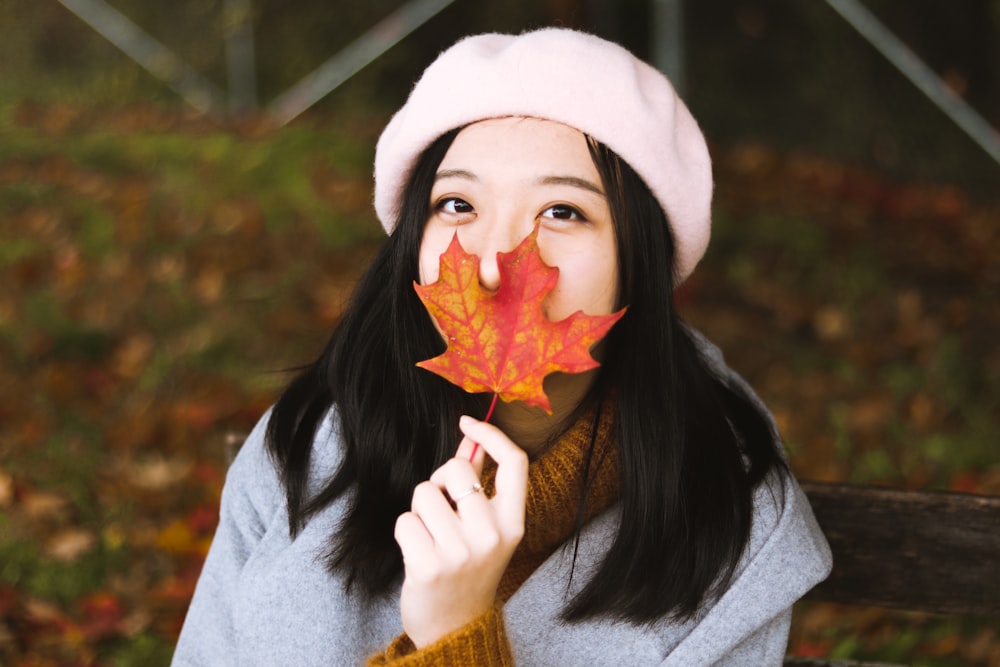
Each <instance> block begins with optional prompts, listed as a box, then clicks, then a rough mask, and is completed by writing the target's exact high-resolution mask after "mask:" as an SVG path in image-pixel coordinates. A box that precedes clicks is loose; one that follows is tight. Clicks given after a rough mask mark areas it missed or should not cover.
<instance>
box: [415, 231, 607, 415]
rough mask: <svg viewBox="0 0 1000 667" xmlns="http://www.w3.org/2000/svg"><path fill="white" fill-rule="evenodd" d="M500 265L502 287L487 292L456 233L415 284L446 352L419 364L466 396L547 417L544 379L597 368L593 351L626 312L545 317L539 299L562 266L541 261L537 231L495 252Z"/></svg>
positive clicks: (476, 261)
mask: <svg viewBox="0 0 1000 667" xmlns="http://www.w3.org/2000/svg"><path fill="white" fill-rule="evenodd" d="M497 264H498V266H499V271H500V287H499V289H497V291H496V293H492V294H491V293H490V292H487V291H486V290H484V289H483V287H482V286H481V285H480V284H479V257H477V256H476V255H473V254H470V253H467V252H465V250H464V249H463V248H462V244H461V243H460V242H459V240H458V235H457V234H456V235H455V236H454V238H452V240H451V244H450V245H449V246H448V249H447V250H446V251H445V252H444V253H443V254H442V255H441V270H440V273H439V276H438V279H437V281H436V282H435V283H433V284H431V285H419V284H414V287H415V288H416V290H417V294H418V295H419V296H420V300H421V301H423V303H424V305H425V306H426V307H427V310H428V311H429V312H430V314H431V316H432V317H433V318H434V320H435V321H436V322H437V324H438V326H439V327H440V329H441V331H442V332H443V334H444V336H445V339H446V340H447V343H448V349H447V350H446V351H445V352H444V354H442V355H440V356H437V357H434V358H433V359H428V360H426V361H421V362H420V363H418V364H417V365H418V366H420V367H421V368H425V369H427V370H429V371H431V372H433V373H437V374H438V375H440V376H441V377H443V378H445V379H446V380H448V381H450V382H453V383H454V384H456V385H458V386H459V387H461V388H462V389H465V390H466V391H468V392H470V393H478V392H492V393H495V394H497V395H498V396H499V397H500V398H501V399H503V400H504V401H507V402H510V401H513V400H520V401H524V402H525V403H527V404H528V405H534V406H538V407H541V408H544V409H545V410H546V412H551V411H552V409H551V406H550V405H549V399H548V396H546V394H545V391H544V390H543V388H542V382H543V380H544V379H545V377H546V376H547V375H549V374H550V373H555V372H562V373H582V372H583V371H586V370H590V369H592V368H596V367H597V366H599V365H600V364H598V363H597V362H596V361H594V359H593V357H591V356H590V348H591V346H592V345H594V343H596V342H597V341H599V340H600V339H601V338H603V337H604V335H605V334H606V333H607V332H608V330H609V329H611V327H612V325H614V323H615V322H617V321H618V320H619V319H620V318H621V316H622V315H623V314H624V313H625V309H622V310H620V311H618V312H617V313H612V314H610V315H586V314H584V313H583V312H582V311H577V312H575V313H573V314H572V315H570V316H569V317H567V318H565V319H563V320H560V321H558V322H552V321H550V320H548V319H547V318H546V317H545V314H544V313H543V311H542V301H543V300H544V299H545V297H546V296H547V295H548V294H549V292H551V291H552V289H553V288H554V287H555V286H556V281H557V280H558V279H559V269H557V268H554V267H551V266H547V265H546V264H545V263H544V262H543V261H542V258H541V255H540V254H539V251H538V243H537V228H536V230H535V231H533V232H532V233H531V234H530V235H528V237H527V238H525V239H524V240H523V241H522V242H521V243H520V244H519V245H518V246H517V247H516V248H514V250H512V251H511V252H506V253H505V252H501V253H497Z"/></svg>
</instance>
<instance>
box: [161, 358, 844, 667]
mask: <svg viewBox="0 0 1000 667" xmlns="http://www.w3.org/2000/svg"><path fill="white" fill-rule="evenodd" d="M702 346H703V352H704V354H705V356H706V358H707V360H708V362H709V364H710V365H711V366H712V367H713V370H714V371H715V372H716V373H718V374H720V375H722V376H724V377H728V378H730V379H731V380H732V381H733V382H734V383H735V384H736V385H737V386H739V387H741V388H742V389H743V390H744V391H745V392H746V393H747V395H748V396H751V397H752V398H753V400H755V401H757V399H756V397H755V396H754V394H753V393H752V392H751V390H750V389H749V387H747V385H746V384H745V383H744V382H743V380H742V379H741V378H739V377H738V376H737V375H736V374H735V373H734V372H733V371H731V370H730V369H729V368H728V367H726V365H725V363H724V361H723V360H722V356H721V354H720V353H719V351H718V350H717V349H716V348H715V347H714V346H712V345H711V344H710V343H707V342H705V341H704V340H703V339H702ZM266 418H267V415H265V417H264V418H263V419H261V421H260V422H259V423H258V424H257V426H256V428H254V430H253V432H252V433H251V434H250V436H249V438H248V439H247V441H246V443H245V444H244V446H243V447H242V449H241V450H240V453H239V455H238V456H237V458H236V460H235V462H234V463H233V465H232V466H231V468H230V470H229V473H228V476H227V478H226V484H225V488H224V489H223V493H222V502H221V509H220V517H219V526H218V529H217V531H216V534H215V538H214V540H213V542H212V547H211V549H210V550H209V553H208V557H207V559H206V561H205V565H204V569H203V570H202V573H201V578H200V579H199V581H198V586H197V588H196V590H195V594H194V598H193V600H192V602H191V606H190V608H189V610H188V614H187V618H186V620H185V622H184V627H183V630H182V632H181V636H180V640H179V642H178V644H177V648H176V651H175V653H174V658H173V665H176V666H186V665H199V666H212V667H215V666H223V665H239V666H240V667H249V666H251V665H267V666H269V667H272V666H276V665H295V666H296V667H306V666H310V665H317V666H319V665H323V666H325V667H330V666H338V667H339V666H341V665H364V663H365V661H366V659H367V658H368V656H370V655H372V654H374V653H376V652H379V651H381V650H383V649H384V648H385V647H386V646H387V645H388V644H389V642H391V641H392V640H393V638H395V637H396V636H398V635H399V634H400V633H401V632H402V624H401V621H400V617H399V598H398V591H397V592H396V593H395V594H393V595H391V596H389V597H387V598H386V599H380V600H376V601H374V602H366V601H364V600H362V599H360V598H359V597H358V596H357V595H351V594H348V593H346V592H345V591H344V588H343V586H342V582H341V581H339V580H338V579H337V578H335V577H333V576H331V575H330V574H329V573H328V572H327V571H326V570H325V568H324V566H323V564H322V563H321V562H320V559H319V556H320V555H321V554H322V553H323V552H324V549H325V547H326V542H327V539H328V538H329V535H330V534H331V532H332V531H334V530H335V527H336V526H337V523H338V521H339V519H340V517H341V515H342V512H343V510H344V503H343V501H342V500H340V501H338V502H336V503H334V504H333V505H331V506H330V507H328V508H327V509H326V510H325V511H324V512H323V513H321V514H320V515H318V516H316V517H314V518H313V519H312V520H311V521H310V522H309V523H308V524H307V525H306V527H305V528H304V530H303V531H302V532H301V533H299V535H298V536H297V537H296V538H295V539H294V540H292V539H290V538H289V533H288V515H287V512H286V507H285V500H284V495H283V491H282V488H281V484H280V482H279V479H278V476H277V474H276V471H275V468H274V466H273V464H272V462H271V460H270V458H269V456H268V454H267V451H266V449H265V447H264V428H265V425H266ZM313 446H314V451H313V463H312V470H311V475H310V480H311V481H310V483H311V484H312V485H313V487H314V488H315V487H316V486H318V484H319V480H322V479H325V478H328V476H329V475H330V474H332V472H333V471H334V470H335V469H336V467H337V465H338V462H339V460H340V459H339V457H340V451H339V439H338V434H337V426H336V417H335V415H334V414H333V413H331V414H330V415H328V416H327V418H326V420H325V421H324V423H323V426H322V427H321V428H320V429H319V432H318V433H317V436H316V439H315V442H314V445H313ZM776 446H778V445H777V444H776ZM618 518H619V509H618V507H617V506H612V507H611V508H609V509H608V510H607V511H605V512H604V513H603V514H601V515H599V516H598V517H596V518H595V519H594V520H592V521H591V522H590V523H589V524H588V525H587V526H585V527H584V530H583V532H582V534H581V538H580V546H579V551H578V553H577V562H576V569H575V572H574V574H573V578H572V580H571V583H570V587H569V588H568V589H567V581H570V580H569V568H570V561H571V558H572V549H557V550H556V551H555V553H553V554H552V556H551V557H550V558H549V559H548V560H547V561H545V562H544V563H543V564H542V565H541V566H540V567H539V568H538V569H537V570H536V571H535V572H534V574H532V576H531V577H529V578H528V580H527V581H526V582H525V583H524V584H523V585H522V586H521V588H520V589H518V591H517V592H516V593H515V594H514V595H513V597H511V598H510V600H508V602H507V603H506V605H505V606H504V610H503V612H504V622H505V624H506V627H507V636H508V639H509V641H510V644H511V648H512V651H513V655H514V658H515V661H516V662H517V664H518V665H524V666H528V665H549V666H551V665H566V666H574V665H580V666H581V667H583V666H585V665H586V666H587V667H593V666H597V665H614V666H615V667H623V666H625V665H629V666H632V665H664V666H668V665H677V666H683V667H690V666H694V665H747V666H751V665H752V666H755V667H759V666H764V665H780V664H781V662H782V659H783V657H784V654H785V648H786V644H787V641H788V629H789V622H790V619H791V607H792V604H793V603H794V602H795V601H796V600H797V599H799V598H800V597H801V596H802V595H803V594H804V593H805V592H806V591H808V590H809V589H810V588H812V587H813V586H814V585H815V584H816V583H818V582H820V581H822V580H823V579H824V578H825V577H826V576H827V574H828V573H829V571H830V567H831V558H830V551H829V547H828V546H827V543H826V540H825V539H824V537H823V534H822V533H821V532H820V530H819V527H818V526H817V524H816V521H815V519H814V518H813V514H812V511H811V509H810V508H809V505H808V502H807V500H806V498H805V496H804V495H803V493H802V491H801V489H800V488H799V487H798V485H797V484H796V483H795V481H794V480H792V479H786V480H785V482H784V483H782V481H781V480H779V479H778V478H777V477H776V476H773V477H771V478H770V479H768V480H767V482H766V483H765V484H762V485H761V487H760V488H759V489H758V490H757V493H756V495H755V498H754V521H753V528H752V531H751V537H750V543H749V544H748V546H747V549H746V551H745V553H744V555H743V558H742V559H741V562H740V564H739V567H738V570H737V575H736V577H735V578H734V580H733V582H732V584H731V585H730V587H729V589H728V590H726V591H725V593H724V594H723V595H721V596H720V597H719V598H718V599H716V600H714V601H712V602H711V603H709V604H706V605H705V607H704V608H703V609H701V610H700V611H699V612H698V613H697V614H696V616H695V617H694V618H693V619H690V620H687V621H684V622H677V621H671V620H669V619H662V620H660V621H658V622H656V623H653V624H651V625H634V624H631V623H626V622H621V621H614V620H610V619H596V620H588V621H583V622H578V623H573V624H567V623H564V622H562V621H560V619H559V614H560V611H561V609H562V607H563V605H564V603H565V601H566V600H567V599H568V598H569V596H571V595H572V594H573V593H574V592H575V591H576V590H578V589H579V587H580V586H582V584H583V582H585V581H586V580H587V578H588V577H589V575H590V574H591V572H592V571H593V570H594V569H595V568H596V566H597V564H598V563H599V562H600V558H601V556H602V555H603V553H604V550H605V549H606V547H607V545H609V544H610V542H611V540H612V539H613V537H614V534H615V530H616V527H617V523H618Z"/></svg>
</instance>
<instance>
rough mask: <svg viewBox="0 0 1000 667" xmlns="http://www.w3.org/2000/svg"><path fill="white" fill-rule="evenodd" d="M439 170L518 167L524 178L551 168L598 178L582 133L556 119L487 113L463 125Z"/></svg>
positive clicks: (549, 171)
mask: <svg viewBox="0 0 1000 667" xmlns="http://www.w3.org/2000/svg"><path fill="white" fill-rule="evenodd" d="M440 169H441V170H449V169H465V170H469V171H473V172H474V173H477V174H478V173H480V172H484V173H485V174H490V173H497V174H504V173H510V172H519V173H522V174H523V175H524V176H525V177H530V176H536V175H542V176H544V175H549V174H553V173H559V174H563V173H565V174H566V175H575V176H580V177H590V178H596V177H597V168H596V167H595V166H594V161H593V159H592V158H591V155H590V150H589V148H588V147H587V140H586V137H585V136H584V134H583V133H582V132H580V131H579V130H577V129H575V128H572V127H570V126H568V125H563V124H562V123H557V122H555V121H550V120H542V119H538V118H526V117H511V118H492V119H489V120H482V121H478V122H476V123H473V124H471V125H468V126H467V127H465V128H463V129H462V131H461V132H459V133H458V135H457V136H456V137H455V141H454V142H453V143H452V145H451V147H450V148H449V149H448V152H447V153H446V154H445V157H444V160H442V162H441V166H440Z"/></svg>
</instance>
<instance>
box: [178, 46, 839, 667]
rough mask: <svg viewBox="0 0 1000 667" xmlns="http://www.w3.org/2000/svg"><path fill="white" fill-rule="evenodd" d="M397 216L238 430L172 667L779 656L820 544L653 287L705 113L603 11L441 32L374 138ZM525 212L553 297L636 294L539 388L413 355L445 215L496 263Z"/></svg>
mask: <svg viewBox="0 0 1000 667" xmlns="http://www.w3.org/2000/svg"><path fill="white" fill-rule="evenodd" d="M375 183H376V185H375V207H376V211H377V213H378V215H379V217H380V219H381V220H382V222H383V224H384V226H385V227H386V229H387V231H389V233H390V235H389V238H388V240H387V242H386V243H385V245H384V247H383V248H382V250H381V251H380V253H379V254H378V256H377V257H376V258H375V260H374V262H373V264H372V266H371V268H370V269H369V271H368V272H367V274H366V275H365V277H364V278H363V279H362V281H361V283H360V284H359V286H358V288H357V291H356V293H355V295H354V297H353V300H352V302H351V303H350V304H349V306H348V308H347V310H346V312H345V313H344V316H343V319H342V321H341V322H340V324H339V325H338V326H337V328H336V330H335V331H334V333H333V335H332V337H331V339H330V342H329V344H328V346H327V348H326V349H325V350H324V351H323V353H322V355H321V356H320V357H319V359H317V361H316V362H315V363H313V364H312V365H311V366H309V367H308V368H306V369H305V370H304V371H303V372H302V373H301V374H300V375H299V376H298V377H297V378H295V380H294V381H293V382H292V383H291V384H290V385H289V387H288V388H287V389H286V390H285V392H284V394H283V395H282V396H281V398H280V399H279V400H278V402H277V403H276V405H275V407H274V408H273V410H272V411H271V412H270V413H269V414H268V415H267V416H265V418H264V419H263V420H262V421H261V423H260V424H259V425H258V426H257V428H256V429H255V430H254V432H253V433H252V434H251V435H250V437H249V439H248V440H247V443H246V444H245V445H244V447H243V449H242V451H241V452H240V454H239V456H238V458H237V460H236V461H235V463H234V464H233V466H232V468H231V470H230V473H229V476H228V478H227V482H226V487H225V490H224V492H223V498H222V508H221V514H220V525H219V528H218V531H217V533H216V537H215V539H214V542H213V545H212V548H211V551H210V552H209V555H208V558H207V560H206V563H205V566H204V571H203V573H202V576H201V579H200V581H199V584H198V588H197V590H196V592H195V596H194V600H193V601H192V604H191V608H190V610H189V613H188V617H187V619H186V621H185V626H184V629H183V632H182V634H181V638H180V642H179V644H178V647H177V652H176V655H175V656H174V662H175V664H178V665H186V664H197V665H220V664H238V665H250V664H262V665H263V664H266V665H274V664H295V665H313V664H316V665H320V664H323V665H348V664H363V663H364V662H365V661H368V662H369V664H374V665H425V664H426V665H452V664H453V665H466V664H470V665H471V664H475V665H490V664H519V665H542V664H544V665H599V664H615V665H625V664H627V665H641V664H663V665H699V664H716V663H720V664H741V665H742V664H753V665H765V664H780V662H781V660H782V657H783V654H784V650H785V644H786V642H787V635H788V626H789V619H790V613H791V605H792V603H793V602H794V601H795V600H796V599H798V598H799V597H800V596H801V595H802V594H804V593H805V592H806V591H807V590H809V588H811V587H812V586H813V585H814V584H815V583H817V582H818V581H820V580H822V579H823V577H825V576H826V574H827V572H828V570H829V567H830V558H829V551H828V548H827V546H826V543H825V541H824V539H823V537H822V534H821V533H820V531H819V529H818V528H817V526H816V524H815V521H814V519H813V517H812V514H811V512H810V510H809V507H808V505H807V503H806V501H805V499H804V497H803V495H802V493H801V491H800V490H799V489H798V487H797V485H796V483H795V481H794V480H793V479H792V478H791V476H790V474H789V472H788V469H787V466H786V464H785V462H784V459H783V458H782V455H781V449H780V442H779V440H778V436H777V434H776V431H775V428H774V425H773V422H772V421H771V419H770V417H769V416H768V415H767V413H766V411H765V410H764V408H763V406H762V405H761V404H760V402H759V400H758V399H757V398H756V397H755V396H754V394H753V393H752V392H751V390H750V389H749V388H748V387H747V386H746V384H745V383H744V382H743V381H742V380H741V379H740V378H739V377H738V376H736V375H735V374H734V373H733V372H732V371H731V370H729V369H728V368H727V367H726V366H725V364H724V362H723V361H722V358H721V355H720V353H719V352H718V350H716V349H715V348H714V347H713V346H711V344H710V343H708V342H707V341H706V340H705V339H704V338H703V337H701V336H700V335H699V334H698V333H696V332H695V331H693V330H691V329H689V328H687V327H686V326H684V325H683V324H682V323H681V322H680V320H679V318H678V316H677V314H676V312H675V311H674V307H673V303H672V291H673V289H674V288H675V287H676V286H677V285H678V284H680V282H682V281H683V280H684V279H685V278H686V277H687V276H688V275H689V274H690V273H691V271H692V270H693V269H694V266H695V265H696V264H697V262H698V260H699V259H700V257H701V256H702V254H703V253H704V251H705V247H706V245H707V242H708V236H709V227H710V204H711V189H712V177H711V166H710V162H709V158H708V153H707V149H706V146H705V141H704V138H703V137H702V134H701V132H700V130H699V129H698V127H697V124H696V123H695V121H694V120H693V119H692V118H691V116H690V114H689V113H688V111H687V109H686V108H685V107H684V105H683V104H682V103H681V101H680V100H679V99H678V98H677V96H676V95H675V93H674V91H673V89H672V88H671V86H670V84H669V82H668V81H667V80H666V79H665V78H663V77H662V75H660V74H659V73H657V72H656V71H655V70H653V69H652V68H650V67H649V66H647V65H645V64H644V63H642V62H640V61H638V60H636V59H635V58H634V57H633V56H632V55H631V54H629V53H628V52H627V51H625V50H623V49H621V48H620V47H618V46H616V45H613V44H610V43H608V42H605V41H603V40H601V39H598V38H596V37H593V36H590V35H585V34H581V33H577V32H573V31H569V30H561V29H550V30H541V31H537V32H532V33H527V34H524V35H520V36H508V35H481V36H477V37H471V38H467V39H465V40H463V41H461V42H459V43H458V44H456V45H455V46H453V47H452V48H450V49H449V50H447V51H445V52H444V53H443V54H442V55H441V56H440V57H439V58H438V59H437V60H436V61H435V62H434V63H433V64H432V65H431V66H430V67H429V68H428V69H427V70H426V71H425V73H424V75H423V76H422V78H421V80H420V81H419V82H418V83H417V84H416V86H415V87H414V89H413V91H412V92H411V95H410V97H409V99H408V101H407V103H406V104H405V105H404V107H403V108H402V109H401V110H400V111H399V112H398V113H397V114H396V115H395V117H394V118H393V119H392V120H391V121H390V123H389V125H388V126H387V128H386V129H385V131H384V132H383V135H382V137H381V138H380V140H379V144H378V147H377V151H376V159H375ZM535 229H537V243H538V247H539V248H540V252H541V256H542V259H544V261H545V262H546V263H547V264H549V265H551V266H555V267H558V268H559V272H560V273H559V279H558V282H557V283H556V287H555V289H554V290H553V291H552V293H551V294H549V295H548V296H547V297H546V299H545V301H544V302H543V311H544V313H545V315H546V316H547V317H548V318H549V319H550V320H553V321H557V320H560V319H561V318H564V317H566V316H568V315H570V314H571V313H573V312H576V311H579V310H582V311H584V312H585V313H587V314H588V315H606V314H610V313H612V312H615V311H618V310H619V309H620V308H623V307H627V311H626V313H625V314H624V316H623V317H622V318H621V320H620V321H618V322H617V324H615V325H614V327H613V328H612V330H611V332H610V333H609V334H608V335H607V337H606V338H605V339H604V340H603V341H602V342H601V343H600V344H598V345H597V346H595V348H594V350H593V354H594V356H595V357H596V358H597V359H598V360H599V361H600V363H601V366H600V368H598V369H596V370H592V371H587V372H585V373H580V374H573V375H566V374H555V375H552V376H550V377H549V378H548V379H547V380H546V382H545V391H546V393H547V394H548V396H549V398H550V400H551V404H552V412H551V414H548V413H546V412H544V411H541V410H539V409H537V408H529V407H527V406H525V405H524V404H522V403H518V402H513V403H501V404H499V405H498V406H497V408H496V411H495V413H494V414H493V416H492V418H491V419H490V422H489V423H486V422H485V421H481V420H482V418H483V417H484V415H485V414H486V412H487V407H488V403H489V398H490V397H489V396H484V395H481V394H480V395H470V394H467V393H465V392H464V391H462V390H461V389H459V388H457V387H455V386H453V385H451V384H449V383H448V382H447V381H445V380H444V379H442V378H440V377H438V376H436V375H433V374H431V373H429V372H427V371H425V370H423V369H421V368H418V367H417V366H416V364H417V363H418V362H420V361H423V360H426V359H429V358H431V357H434V356H435V355H438V354H440V353H441V352H442V350H443V349H444V348H445V343H444V341H443V339H442V335H441V334H440V333H439V330H438V329H437V328H436V323H435V322H434V321H433V320H432V318H431V317H430V316H429V315H428V313H427V311H426V310H425V309H424V307H423V305H422V304H421V302H420V301H419V299H418V298H417V295H416V293H415V291H414V289H413V283H414V281H416V282H419V283H420V284H423V285H428V284H431V283H433V282H434V281H435V280H437V278H438V276H439V263H438V262H439V257H440V256H441V254H442V253H443V252H444V251H445V249H446V248H447V246H448V244H449V243H450V241H451V239H452V237H454V236H456V235H457V237H458V240H459V241H460V242H461V244H462V246H463V247H464V248H465V250H466V251H468V252H470V253H473V254H475V255H477V256H478V257H479V258H480V260H481V263H480V266H479V276H478V279H479V282H480V284H481V285H482V287H483V288H484V289H486V290H488V291H492V290H495V289H497V287H498V284H499V270H498V260H497V253H498V252H508V251H510V250H511V249H512V248H514V247H515V246H517V245H518V243H519V242H520V241H521V240H522V239H524V238H525V237H526V236H528V235H529V234H530V233H532V231H533V230H535Z"/></svg>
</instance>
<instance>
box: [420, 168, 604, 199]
mask: <svg viewBox="0 0 1000 667" xmlns="http://www.w3.org/2000/svg"><path fill="white" fill-rule="evenodd" d="M445 178H462V179H465V180H468V181H477V182H478V181H479V177H478V176H476V175H475V174H474V173H472V172H471V171H468V170H466V169H442V170H441V171H439V172H438V173H437V174H435V175H434V181H435V182H437V181H440V180H443V179H445ZM535 182H536V183H538V184H539V185H568V186H570V187H574V188H579V189H581V190H586V191H587V192H593V193H594V194H596V195H600V196H601V197H604V196H606V195H605V194H604V190H602V189H601V188H599V187H597V186H596V185H594V184H593V183H591V182H590V181H588V180H587V179H585V178H580V177H578V176H542V177H541V178H539V179H538V180H537V181H535Z"/></svg>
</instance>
